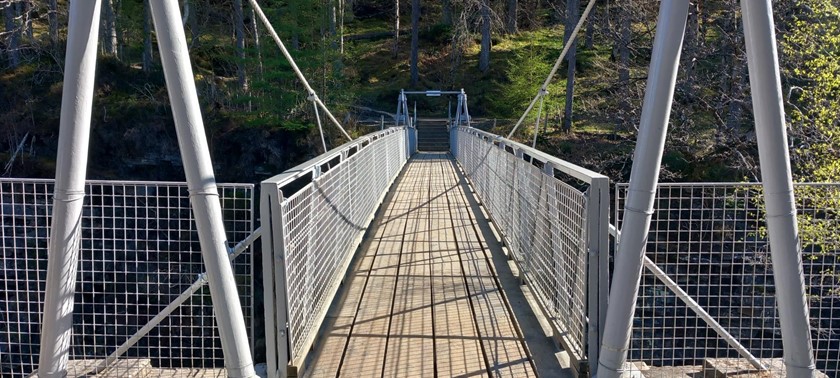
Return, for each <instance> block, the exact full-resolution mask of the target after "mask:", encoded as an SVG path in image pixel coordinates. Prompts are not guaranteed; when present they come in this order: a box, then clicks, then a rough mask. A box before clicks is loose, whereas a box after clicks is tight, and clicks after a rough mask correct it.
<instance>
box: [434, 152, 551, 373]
mask: <svg viewBox="0 0 840 378" xmlns="http://www.w3.org/2000/svg"><path fill="white" fill-rule="evenodd" d="M447 164H449V167H448V168H447V169H444V170H443V171H444V172H443V174H444V175H446V176H447V177H449V178H450V180H451V181H450V183H451V185H452V186H451V189H450V190H447V195H448V198H449V200H450V209H451V211H452V216H451V220H452V228H453V231H454V233H455V238H456V239H457V240H458V246H459V253H460V254H461V258H462V259H463V260H464V270H465V274H466V277H467V287H468V289H469V292H470V294H471V298H472V303H473V307H474V311H475V316H476V321H477V323H478V330H479V332H480V334H481V336H482V346H483V348H484V353H485V354H486V355H487V359H488V364H489V370H490V372H491V374H492V375H494V376H509V377H524V376H535V374H534V370H533V366H532V364H531V361H530V357H529V356H528V353H527V350H526V349H525V347H524V345H523V342H522V339H521V337H520V333H519V332H518V331H517V328H516V327H517V325H516V321H515V320H514V319H513V317H512V315H511V313H510V312H509V311H508V307H507V303H506V301H505V299H504V294H503V293H502V292H501V289H500V288H499V287H498V282H497V280H496V279H495V278H494V277H495V271H496V270H495V269H494V268H493V267H492V263H491V261H492V260H491V259H490V258H489V256H487V255H486V253H489V251H486V249H485V248H484V247H483V246H484V245H486V244H487V242H486V240H484V237H483V235H482V234H481V233H480V232H477V231H476V230H475V228H474V227H473V223H474V222H475V218H474V217H473V215H472V213H471V211H470V208H469V203H468V201H467V199H466V193H465V192H464V186H463V185H460V180H459V179H460V176H458V174H457V172H456V171H455V170H454V166H453V165H452V164H453V162H449V161H448V162H447Z"/></svg>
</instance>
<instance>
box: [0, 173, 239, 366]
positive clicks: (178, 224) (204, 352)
mask: <svg viewBox="0 0 840 378" xmlns="http://www.w3.org/2000/svg"><path fill="white" fill-rule="evenodd" d="M219 191H220V195H221V202H222V209H223V214H224V218H225V226H226V230H227V233H228V237H229V240H231V246H232V245H233V244H234V243H235V242H236V241H240V240H242V239H244V238H245V237H247V236H248V235H249V234H250V233H251V232H252V230H253V185H238V184H237V185H220V187H219ZM52 192H53V181H52V180H29V179H2V180H0V206H2V207H0V218H1V219H2V227H0V240H2V250H1V252H0V253H2V255H0V263H1V264H2V267H3V269H2V271H0V376H3V377H6V376H22V375H26V374H28V373H31V372H32V371H33V370H34V369H35V368H36V367H37V360H38V352H39V343H40V325H41V311H42V308H43V301H44V286H45V280H46V267H47V260H46V258H47V243H48V240H49V236H48V232H49V226H50V213H51V208H52ZM86 192H87V196H86V198H85V205H84V212H83V217H82V239H81V251H80V259H79V269H78V275H77V284H76V298H75V307H74V311H73V340H72V348H71V354H70V359H71V363H70V365H69V369H71V374H73V372H77V373H78V372H79V370H86V369H89V368H92V367H94V366H96V365H97V364H98V363H99V362H101V361H102V360H103V359H104V358H105V357H107V356H108V355H109V354H111V353H112V352H114V350H115V349H116V348H117V346H119V345H121V344H123V343H124V342H125V341H126V340H127V339H128V338H129V337H131V336H132V335H134V334H135V333H136V332H137V331H138V330H139V329H140V328H141V327H143V326H144V325H145V324H146V323H147V322H148V321H149V320H150V319H152V318H153V317H154V316H155V315H157V314H158V312H160V310H162V309H163V308H164V307H166V306H167V305H169V303H170V302H171V301H172V300H173V299H174V298H175V297H177V296H178V295H180V294H181V293H182V292H183V291H184V290H186V289H187V288H189V287H190V286H191V285H192V284H193V283H194V282H196V280H197V279H198V278H199V274H200V273H202V272H203V271H204V266H203V263H202V258H201V252H200V246H199V243H198V235H197V232H196V230H195V223H194V221H193V216H192V212H191V210H190V203H189V193H188V191H187V187H186V184H181V183H163V182H121V181H89V182H88V183H87V186H86ZM250 260H251V256H250V254H249V253H245V254H243V255H242V256H240V257H239V258H237V259H236V260H234V262H233V266H234V272H235V273H236V275H237V282H238V289H239V293H240V296H241V300H242V306H243V307H244V308H245V311H244V312H245V316H246V322H249V323H250V321H251V318H252V311H251V309H252V308H253V288H252V282H251V279H252V277H251V261H250ZM248 327H249V329H250V324H249V325H248ZM252 339H253V338H252ZM122 358H123V359H148V360H149V362H150V363H151V365H152V366H159V367H206V368H211V367H221V366H223V356H222V350H221V345H220V342H219V338H218V333H217V331H216V330H215V323H214V316H213V308H212V304H211V300H210V293H209V290H208V288H207V287H206V286H204V287H203V288H202V289H200V290H199V291H198V292H196V293H195V294H194V295H193V296H192V297H191V298H190V299H189V300H187V301H186V302H185V303H184V304H182V305H181V306H180V307H179V308H178V309H177V310H175V312H174V313H172V314H171V315H170V316H168V317H167V318H166V319H165V320H164V321H163V322H162V323H161V324H160V325H158V326H157V327H155V328H154V329H153V330H152V331H151V332H150V333H149V334H148V335H147V336H145V337H143V338H141V339H140V340H139V341H138V342H137V343H136V344H135V345H134V346H132V347H131V348H130V349H128V351H127V352H126V353H125V355H124V356H123V357H122ZM112 365H113V364H112ZM112 371H113V367H112Z"/></svg>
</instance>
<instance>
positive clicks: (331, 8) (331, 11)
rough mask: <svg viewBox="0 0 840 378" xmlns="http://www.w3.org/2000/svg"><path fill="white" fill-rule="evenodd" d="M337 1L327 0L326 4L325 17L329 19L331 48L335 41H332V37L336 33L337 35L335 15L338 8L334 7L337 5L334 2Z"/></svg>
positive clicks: (336, 0)
mask: <svg viewBox="0 0 840 378" xmlns="http://www.w3.org/2000/svg"><path fill="white" fill-rule="evenodd" d="M337 2H338V0H329V2H328V5H327V18H328V19H329V25H330V39H332V40H333V46H332V47H333V48H335V43H334V42H335V39H334V38H335V36H336V35H338V32H337V28H336V24H338V22H337V17H336V15H337V14H338V10H337V9H336V7H337V6H338V5H337V4H336V3H337Z"/></svg>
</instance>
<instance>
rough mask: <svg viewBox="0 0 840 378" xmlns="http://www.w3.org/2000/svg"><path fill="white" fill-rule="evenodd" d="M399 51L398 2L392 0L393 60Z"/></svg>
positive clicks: (397, 0) (398, 0)
mask: <svg viewBox="0 0 840 378" xmlns="http://www.w3.org/2000/svg"><path fill="white" fill-rule="evenodd" d="M399 51H400V0H394V58H396V57H397V53H398V52H399Z"/></svg>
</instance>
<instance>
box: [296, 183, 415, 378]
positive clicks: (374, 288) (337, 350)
mask: <svg viewBox="0 0 840 378" xmlns="http://www.w3.org/2000/svg"><path fill="white" fill-rule="evenodd" d="M406 169H407V170H406V172H405V174H403V175H402V176H401V177H400V178H399V179H398V181H397V183H396V184H395V186H400V185H401V184H402V183H404V182H411V180H413V179H414V178H413V175H412V167H407V168H406ZM385 206H386V207H385V209H384V210H383V213H382V216H381V217H380V219H377V221H375V226H374V227H375V229H374V230H373V238H372V240H371V241H370V242H369V243H368V244H365V245H363V247H362V248H363V252H364V255H363V256H362V258H361V259H360V261H359V263H358V264H357V265H356V267H355V271H354V272H353V273H351V274H350V278H349V282H348V283H347V287H346V289H345V292H346V296H345V297H344V298H343V302H342V303H341V304H340V305H338V306H336V309H335V310H336V311H335V312H334V313H333V314H332V319H331V320H333V324H331V325H329V326H328V331H327V332H326V334H325V336H324V338H323V340H322V341H321V343H322V345H323V346H322V347H321V348H319V349H320V350H319V351H318V352H317V354H316V355H315V357H314V359H313V363H312V367H311V368H310V373H309V374H308V375H310V376H313V377H321V376H335V375H336V374H337V373H338V371H339V369H340V364H341V361H342V357H344V358H345V359H346V360H347V361H348V362H349V363H348V364H346V365H345V369H347V371H348V372H350V373H352V372H355V371H358V372H362V371H366V372H372V371H374V370H376V368H375V365H376V363H373V364H360V363H364V362H365V360H367V358H364V356H367V355H375V354H377V353H378V350H377V349H376V347H377V340H374V341H373V342H372V343H371V345H370V346H368V347H366V346H364V345H360V344H359V343H354V344H352V345H349V341H348V337H349V335H350V332H351V327H352V326H353V324H354V321H355V322H356V323H357V324H359V326H358V327H357V328H356V329H355V330H354V331H355V332H367V333H372V332H375V331H376V330H377V329H379V330H380V334H381V335H383V336H382V337H383V338H384V333H385V332H384V331H381V329H383V328H382V327H383V326H382V322H381V321H380V322H376V321H373V322H369V323H368V324H365V321H370V320H371V319H374V320H375V319H376V317H377V316H379V317H382V316H385V315H386V314H387V313H388V312H389V311H390V309H389V308H388V309H375V311H370V310H371V309H370V308H369V306H368V305H367V304H368V303H370V302H372V301H377V302H378V301H380V300H381V299H382V298H381V297H380V295H379V293H380V292H383V291H388V290H392V288H393V280H394V277H393V276H394V273H393V272H395V271H396V270H395V269H391V270H392V271H393V272H391V271H389V270H388V269H387V268H388V266H392V267H395V266H396V260H395V259H394V253H393V251H395V250H397V251H398V250H399V248H400V245H401V244H402V239H403V231H404V225H405V222H406V218H407V216H408V213H409V211H410V210H411V206H412V194H411V193H409V192H407V191H396V192H395V193H394V195H393V196H392V197H391V198H390V201H389V202H388V203H387V204H386V205H385ZM377 257H378V259H377ZM369 275H370V276H373V279H369ZM364 292H367V293H371V292H375V293H377V295H376V296H375V297H374V298H368V300H367V301H364V303H360V302H361V301H362V299H363V297H364ZM389 297H390V296H389ZM388 303H390V302H388ZM388 306H390V304H388ZM357 312H359V313H358V314H357ZM378 342H384V340H378ZM345 349H346V350H347V351H348V353H347V354H346V355H345V353H344V351H345ZM359 355H361V356H362V358H359ZM376 371H378V370H376Z"/></svg>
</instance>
